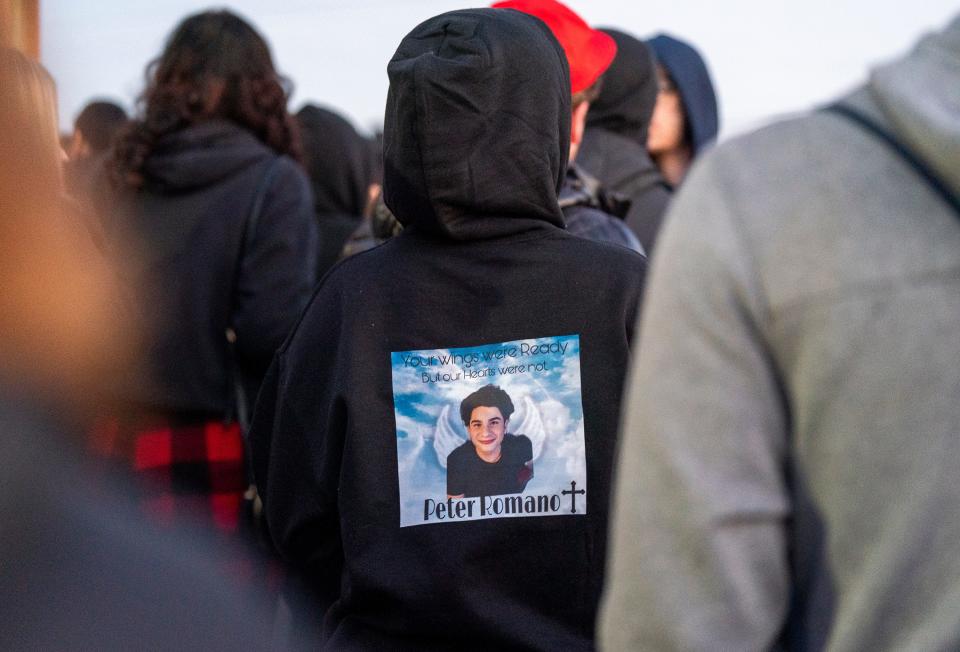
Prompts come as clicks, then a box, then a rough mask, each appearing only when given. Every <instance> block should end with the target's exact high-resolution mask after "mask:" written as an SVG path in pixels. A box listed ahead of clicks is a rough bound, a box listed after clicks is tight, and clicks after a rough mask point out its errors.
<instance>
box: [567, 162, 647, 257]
mask: <svg viewBox="0 0 960 652" xmlns="http://www.w3.org/2000/svg"><path fill="white" fill-rule="evenodd" d="M629 207H630V203H629V201H623V200H622V199H621V198H620V197H619V196H616V195H611V194H610V193H607V192H606V191H605V190H604V189H603V188H602V187H601V186H600V183H599V182H598V181H597V180H596V179H594V178H593V177H591V176H590V175H589V174H587V173H586V172H584V171H583V170H582V169H580V168H578V167H577V166H576V165H571V166H570V167H569V168H568V169H567V177H566V179H564V182H563V187H562V188H561V189H560V208H561V209H563V219H564V221H565V222H566V223H567V231H569V232H570V233H572V234H574V235H578V236H580V237H582V238H587V239H588V240H595V241H596V242H609V243H611V244H618V245H621V246H623V247H626V248H627V249H632V250H633V251H636V252H638V253H644V252H643V246H642V245H641V244H640V241H639V240H637V236H635V235H634V234H633V232H632V231H631V230H630V228H629V227H628V226H627V225H626V224H625V223H624V221H623V216H624V214H626V212H627V210H628V209H629Z"/></svg>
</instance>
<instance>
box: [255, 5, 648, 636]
mask: <svg viewBox="0 0 960 652" xmlns="http://www.w3.org/2000/svg"><path fill="white" fill-rule="evenodd" d="M566 65H567V64H566V58H565V56H564V54H563V51H562V50H561V48H560V46H559V44H558V43H557V42H556V41H555V40H554V38H553V36H552V34H551V33H550V31H549V30H548V29H547V28H546V26H545V25H544V24H543V23H541V22H540V21H538V20H536V19H534V18H531V17H530V16H527V15H524V14H521V13H519V12H515V11H511V10H503V9H477V10H465V11H457V12H452V13H448V14H443V15H441V16H437V17H435V18H432V19H430V20H428V21H426V22H424V23H423V24H421V25H420V26H418V27H417V28H415V29H414V30H413V31H412V32H411V33H410V34H409V35H408V36H407V37H406V38H405V39H404V40H403V42H402V43H401V44H400V47H399V48H398V50H397V52H396V54H395V55H394V57H393V59H392V60H391V62H390V64H389V66H388V72H389V77H390V92H389V95H388V99H387V110H386V119H385V129H384V143H385V158H384V162H385V168H384V190H385V196H386V201H387V204H388V205H389V207H390V209H391V210H392V211H393V212H394V213H395V214H396V216H397V218H398V219H399V220H400V221H401V222H403V223H404V224H405V226H406V228H405V229H404V230H403V232H402V233H400V234H399V235H398V236H397V237H395V238H393V239H391V240H389V241H388V242H386V243H385V244H383V245H381V246H379V247H377V248H375V249H373V250H370V251H367V252H363V253H360V254H357V255H355V256H353V257H351V258H348V259H346V260H344V261H342V262H340V263H338V265H337V266H335V267H334V268H333V269H332V270H331V272H330V273H329V274H328V275H327V277H326V278H325V279H324V281H323V282H322V283H321V285H320V287H319V289H318V292H317V294H316V295H315V296H314V299H313V301H312V302H311V304H310V306H309V307H308V309H307V311H306V313H305V314H304V317H303V319H302V320H301V322H300V324H299V326H298V327H297V329H296V330H295V331H294V332H293V333H292V334H291V337H290V338H289V339H288V341H287V342H286V343H285V345H284V346H283V347H282V348H281V350H280V351H279V352H278V355H277V357H276V359H275V360H274V364H273V365H272V366H271V370H270V372H268V374H267V378H266V380H265V383H264V386H263V390H262V391H261V394H260V399H259V402H258V405H257V412H256V414H255V415H254V426H253V431H252V442H253V452H254V466H255V471H256V475H257V480H258V484H259V486H260V489H261V493H262V496H263V499H264V509H265V513H266V516H267V521H268V523H269V526H270V531H271V533H272V536H273V539H274V542H275V544H276V545H277V547H278V548H279V550H280V551H281V553H282V554H283V555H284V556H285V557H286V559H288V560H289V561H290V562H292V563H293V564H294V565H295V566H296V567H297V568H298V569H299V570H300V571H301V572H302V573H304V574H305V575H306V576H307V578H308V581H309V582H310V583H311V584H312V586H313V588H314V589H315V591H316V592H317V594H318V598H319V601H320V603H321V604H322V608H325V609H326V618H325V634H326V638H327V645H328V646H329V648H330V649H336V650H370V649H390V650H464V649H475V650H490V649H497V650H509V649H542V650H588V649H592V647H593V632H594V619H595V615H596V609H597V603H598V600H599V596H600V589H601V583H602V576H603V568H604V554H605V547H606V526H607V500H608V494H609V480H610V472H611V465H612V459H613V451H614V447H615V442H616V432H617V422H618V413H619V404H620V402H619V397H620V393H621V388H622V383H623V378H624V372H625V369H626V364H627V357H628V353H629V343H630V340H631V337H632V328H633V324H634V320H635V316H636V312H637V308H638V302H639V298H640V293H641V284H642V281H643V274H644V265H645V263H644V259H643V257H642V256H640V255H638V254H636V253H634V252H631V251H629V250H627V249H625V248H623V247H619V246H614V245H606V244H601V243H596V242H591V241H589V240H585V239H582V238H578V237H576V236H573V235H570V234H568V233H567V232H566V231H565V230H564V229H563V228H562V227H563V218H562V214H561V211H560V207H559V205H558V199H557V195H558V191H559V188H560V186H561V183H562V181H563V176H564V173H565V170H566V162H567V149H568V144H569V143H568V139H569V133H570V122H569V121H570V93H569V79H568V73H567V69H566ZM598 261H602V264H598ZM486 385H498V386H500V387H501V388H503V389H504V391H506V392H507V394H508V395H509V398H510V399H512V405H513V407H515V411H514V410H512V409H511V408H510V407H508V405H507V404H505V403H503V404H501V405H500V407H497V408H496V409H497V410H498V411H499V412H500V414H501V415H502V417H503V418H502V421H501V423H500V424H499V426H498V425H497V424H496V423H494V420H492V419H487V418H486V417H484V418H485V419H486V422H485V425H486V427H487V428H488V430H486V431H483V432H481V433H479V434H478V435H477V441H476V442H474V440H473V439H471V438H468V437H467V436H466V434H465V432H466V428H465V425H464V423H463V421H462V420H461V414H463V412H462V410H463V404H462V401H463V400H464V399H465V397H467V396H468V395H470V394H472V392H474V391H475V390H478V389H479V388H481V387H483V386H486ZM493 393H494V394H496V393H497V392H496V391H494V392H493ZM481 405H485V404H481ZM484 409H485V410H487V411H488V412H489V411H491V410H492V408H484ZM483 414H484V411H483V410H479V409H477V410H467V411H466V413H465V415H466V417H465V419H466V420H468V421H470V422H471V423H472V422H473V421H474V420H475V419H476V420H477V421H479V420H480V418H481V416H482V415H483ZM511 415H512V417H513V418H512V419H511V418H509V417H510V416H511ZM504 422H505V423H504ZM498 427H500V429H499V431H498V430H497V428H498ZM508 435H509V436H508ZM498 437H499V442H500V443H499V444H498V443H497V440H498ZM468 441H470V442H474V446H476V447H477V451H478V453H473V451H471V450H470V449H469V448H468V449H466V451H467V452H469V453H470V455H475V457H470V455H466V454H465V455H462V457H465V458H466V466H468V467H469V469H468V471H469V472H471V473H472V472H474V471H477V469H479V471H477V472H480V473H482V472H483V471H484V469H488V468H489V469H490V470H491V471H495V472H496V473H498V474H499V475H498V476H497V478H498V482H500V481H503V482H504V483H506V484H508V485H512V486H514V487H515V490H516V491H518V492H520V491H522V493H518V494H515V495H512V496H510V495H496V496H485V497H473V498H464V499H452V498H451V499H449V500H448V497H447V487H448V484H447V478H446V473H447V471H449V469H450V468H452V467H448V466H447V459H448V456H449V455H451V453H452V452H453V450H455V449H457V448H458V447H461V446H464V445H466V443H467V442H468ZM503 442H507V443H503ZM481 448H482V449H484V450H485V451H487V452H488V453H490V457H491V459H489V460H485V461H483V462H481V461H480V456H479V451H480V450H481ZM496 450H499V453H493V452H494V451H496ZM492 458H496V459H492ZM470 460H473V462H472V464H471V463H470ZM501 463H502V465H501ZM484 464H490V466H489V467H484V466H483V465H484ZM498 465H501V466H498ZM445 467H446V469H447V471H445V470H444V469H445ZM511 478H512V479H511ZM487 480H489V478H487ZM472 486H474V487H476V486H478V485H477V484H473V485H472ZM485 486H490V485H489V484H487V485H485ZM468 491H473V490H472V489H470V490H468ZM564 491H566V493H563V492H564ZM572 492H573V493H572ZM575 501H576V502H575ZM574 508H576V511H573V509H574ZM318 618H319V615H318Z"/></svg>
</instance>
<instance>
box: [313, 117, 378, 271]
mask: <svg viewBox="0 0 960 652" xmlns="http://www.w3.org/2000/svg"><path fill="white" fill-rule="evenodd" d="M297 123H298V125H299V127H300V135H301V138H302V140H303V156H304V161H305V163H306V167H307V173H308V174H309V175H310V184H311V186H312V188H313V206H314V211H315V212H316V215H317V223H318V225H319V227H320V245H321V246H320V258H319V261H318V265H317V273H318V275H321V276H322V275H323V274H324V273H325V272H326V271H327V270H328V269H329V268H330V267H331V266H332V265H333V264H334V263H335V262H337V260H338V259H339V258H340V252H341V251H342V250H343V247H344V244H346V242H347V239H348V238H349V237H350V234H351V233H353V232H354V231H355V230H356V228H357V227H358V226H359V224H360V221H361V219H363V217H364V216H365V215H367V214H368V212H369V206H370V204H371V203H372V199H371V195H373V194H375V192H376V191H377V189H378V188H379V184H380V179H379V178H378V176H379V175H378V172H377V171H376V166H375V162H374V160H373V156H374V153H373V146H372V145H371V144H370V142H369V141H367V139H365V138H363V137H362V136H361V135H360V134H358V133H357V131H356V130H355V129H354V128H353V125H351V124H350V123H349V122H347V121H346V120H345V119H344V118H342V117H341V116H339V115H337V114H336V113H334V112H333V111H329V110H327V109H323V108H321V107H319V106H314V105H309V104H308V105H307V106H304V107H303V108H301V109H300V110H299V111H298V112H297Z"/></svg>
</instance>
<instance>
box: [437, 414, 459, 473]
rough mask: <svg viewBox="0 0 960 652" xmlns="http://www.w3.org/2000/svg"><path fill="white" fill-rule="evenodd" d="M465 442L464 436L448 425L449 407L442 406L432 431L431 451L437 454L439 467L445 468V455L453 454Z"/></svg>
mask: <svg viewBox="0 0 960 652" xmlns="http://www.w3.org/2000/svg"><path fill="white" fill-rule="evenodd" d="M465 441H467V437H466V435H464V434H462V433H461V432H459V429H457V428H455V427H454V426H453V425H451V423H450V406H449V405H444V406H443V410H441V411H440V416H439V417H437V426H436V428H434V431H433V450H434V451H436V453H437V461H438V462H440V466H442V467H443V468H447V455H449V454H450V453H452V452H453V449H454V448H456V447H457V446H460V445H461V444H462V443H463V442H465Z"/></svg>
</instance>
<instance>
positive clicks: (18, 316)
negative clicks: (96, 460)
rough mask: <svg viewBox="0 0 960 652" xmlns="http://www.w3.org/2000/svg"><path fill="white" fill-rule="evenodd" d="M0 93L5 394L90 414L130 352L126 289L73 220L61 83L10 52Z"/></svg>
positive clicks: (0, 361)
mask: <svg viewBox="0 0 960 652" xmlns="http://www.w3.org/2000/svg"><path fill="white" fill-rule="evenodd" d="M0 88H2V89H3V91H2V93H0V391H4V390H6V391H11V390H12V389H13V388H16V389H17V390H19V391H27V392H29V394H30V395H31V396H36V395H37V393H38V391H39V392H48V393H49V394H51V395H52V397H54V399H55V400H56V401H58V402H60V403H62V404H64V405H67V406H69V407H81V408H87V407H90V406H92V405H93V403H95V402H96V400H97V395H98V392H97V388H99V387H100V386H101V385H102V382H103V379H104V378H105V377H106V375H107V373H108V370H109V369H110V368H111V367H114V366H115V365H116V364H118V363H119V361H120V360H121V359H122V358H124V356H125V355H126V352H127V351H128V350H129V348H128V346H127V342H128V341H127V338H126V337H125V336H124V326H123V323H122V321H121V320H120V319H118V317H117V315H118V312H117V310H116V306H117V298H118V297H119V296H120V294H121V293H120V289H119V283H118V281H117V278H116V275H115V274H114V271H113V268H112V266H111V265H110V263H109V262H108V260H107V258H106V257H105V255H104V254H103V253H102V252H100V251H98V250H97V249H96V247H95V246H94V243H93V241H92V240H91V238H90V237H89V234H88V232H87V231H86V229H85V228H84V226H83V225H82V223H81V222H80V219H79V218H78V217H77V216H75V215H68V214H67V213H66V211H65V206H66V203H65V202H64V199H63V196H62V181H61V159H60V157H61V149H60V142H59V135H58V131H57V125H58V122H57V109H56V106H57V105H56V88H55V86H54V82H53V79H52V78H51V77H50V75H49V73H47V71H46V70H45V69H44V68H43V67H42V66H41V65H40V64H39V63H36V62H34V61H32V60H30V59H28V58H27V57H26V56H24V55H23V54H21V53H19V52H17V51H15V50H11V49H7V48H0Z"/></svg>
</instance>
